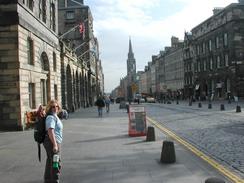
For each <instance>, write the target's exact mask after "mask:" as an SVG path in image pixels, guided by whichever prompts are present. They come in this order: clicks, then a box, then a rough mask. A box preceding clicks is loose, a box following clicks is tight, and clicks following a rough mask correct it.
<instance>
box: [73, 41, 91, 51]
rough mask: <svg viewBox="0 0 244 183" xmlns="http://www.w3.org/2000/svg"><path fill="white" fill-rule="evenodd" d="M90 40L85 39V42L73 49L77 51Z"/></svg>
mask: <svg viewBox="0 0 244 183" xmlns="http://www.w3.org/2000/svg"><path fill="white" fill-rule="evenodd" d="M89 41H90V40H87V41H85V42H84V43H82V44H80V45H79V46H77V47H75V48H74V49H73V50H72V51H76V50H77V49H78V48H80V47H81V46H83V45H84V44H86V43H89Z"/></svg>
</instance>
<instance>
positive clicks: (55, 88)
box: [54, 84, 58, 100]
mask: <svg viewBox="0 0 244 183" xmlns="http://www.w3.org/2000/svg"><path fill="white" fill-rule="evenodd" d="M54 98H55V99H56V100H57V99H58V86H57V85H56V84H55V85H54Z"/></svg>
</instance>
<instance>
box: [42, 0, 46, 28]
mask: <svg viewBox="0 0 244 183" xmlns="http://www.w3.org/2000/svg"><path fill="white" fill-rule="evenodd" d="M46 11H47V5H46V0H42V21H43V22H45V23H46V21H47V12H46Z"/></svg>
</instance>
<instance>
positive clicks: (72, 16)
mask: <svg viewBox="0 0 244 183" xmlns="http://www.w3.org/2000/svg"><path fill="white" fill-rule="evenodd" d="M73 19H75V12H74V11H66V20H73Z"/></svg>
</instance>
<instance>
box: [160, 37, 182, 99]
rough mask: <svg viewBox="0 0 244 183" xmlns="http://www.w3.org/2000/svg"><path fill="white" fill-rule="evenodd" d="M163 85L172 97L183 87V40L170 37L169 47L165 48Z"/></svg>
mask: <svg viewBox="0 0 244 183" xmlns="http://www.w3.org/2000/svg"><path fill="white" fill-rule="evenodd" d="M164 63H165V85H166V88H167V93H168V94H169V95H170V96H171V97H173V96H175V95H176V92H177V91H179V90H182V89H183V88H184V64H183V42H180V41H179V40H178V38H176V37H172V39H171V47H169V48H167V49H166V50H165V55H164Z"/></svg>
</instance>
